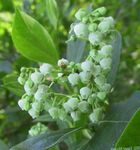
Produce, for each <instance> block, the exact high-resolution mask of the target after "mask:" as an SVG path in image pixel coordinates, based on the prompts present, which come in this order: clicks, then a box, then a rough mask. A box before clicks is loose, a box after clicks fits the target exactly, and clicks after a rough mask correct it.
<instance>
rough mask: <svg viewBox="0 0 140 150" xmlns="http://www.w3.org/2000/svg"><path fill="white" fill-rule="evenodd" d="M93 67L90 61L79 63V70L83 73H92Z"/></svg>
mask: <svg viewBox="0 0 140 150" xmlns="http://www.w3.org/2000/svg"><path fill="white" fill-rule="evenodd" d="M93 66H94V65H93V63H92V61H89V60H86V61H84V62H82V63H81V69H82V70H83V71H90V72H92V70H93Z"/></svg>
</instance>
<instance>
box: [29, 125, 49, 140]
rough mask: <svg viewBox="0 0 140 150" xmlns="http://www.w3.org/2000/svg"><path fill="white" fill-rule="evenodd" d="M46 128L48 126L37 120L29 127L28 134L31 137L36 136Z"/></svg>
mask: <svg viewBox="0 0 140 150" xmlns="http://www.w3.org/2000/svg"><path fill="white" fill-rule="evenodd" d="M47 130H48V128H47V127H46V126H45V125H44V124H42V123H40V122H38V123H37V124H36V125H34V126H32V127H31V129H30V130H29V135H30V136H31V137H32V136H37V135H40V134H43V133H45V132H46V131H47Z"/></svg>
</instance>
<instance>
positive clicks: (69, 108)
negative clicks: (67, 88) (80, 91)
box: [63, 98, 79, 112]
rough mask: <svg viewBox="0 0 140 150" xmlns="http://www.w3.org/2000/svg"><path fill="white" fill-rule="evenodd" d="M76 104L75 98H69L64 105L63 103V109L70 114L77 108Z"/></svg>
mask: <svg viewBox="0 0 140 150" xmlns="http://www.w3.org/2000/svg"><path fill="white" fill-rule="evenodd" d="M78 102H79V100H78V99H77V98H70V99H69V100H68V101H67V102H66V103H64V105H63V107H64V108H65V110H66V112H71V111H73V110H75V109H76V108H77V106H78Z"/></svg>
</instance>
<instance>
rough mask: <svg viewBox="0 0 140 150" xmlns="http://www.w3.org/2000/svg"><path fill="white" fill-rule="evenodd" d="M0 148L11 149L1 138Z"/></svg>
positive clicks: (2, 149)
mask: <svg viewBox="0 0 140 150" xmlns="http://www.w3.org/2000/svg"><path fill="white" fill-rule="evenodd" d="M0 150H9V148H8V146H7V145H5V144H4V142H3V141H1V140H0Z"/></svg>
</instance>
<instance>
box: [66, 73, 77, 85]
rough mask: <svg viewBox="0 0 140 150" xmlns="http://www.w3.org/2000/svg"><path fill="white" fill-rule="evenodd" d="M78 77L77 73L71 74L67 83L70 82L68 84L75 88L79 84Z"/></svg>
mask: <svg viewBox="0 0 140 150" xmlns="http://www.w3.org/2000/svg"><path fill="white" fill-rule="evenodd" d="M79 79H80V78H79V75H78V73H71V74H70V75H69V76H68V81H69V82H70V84H71V85H72V86H75V85H77V84H78V83H79Z"/></svg>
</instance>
